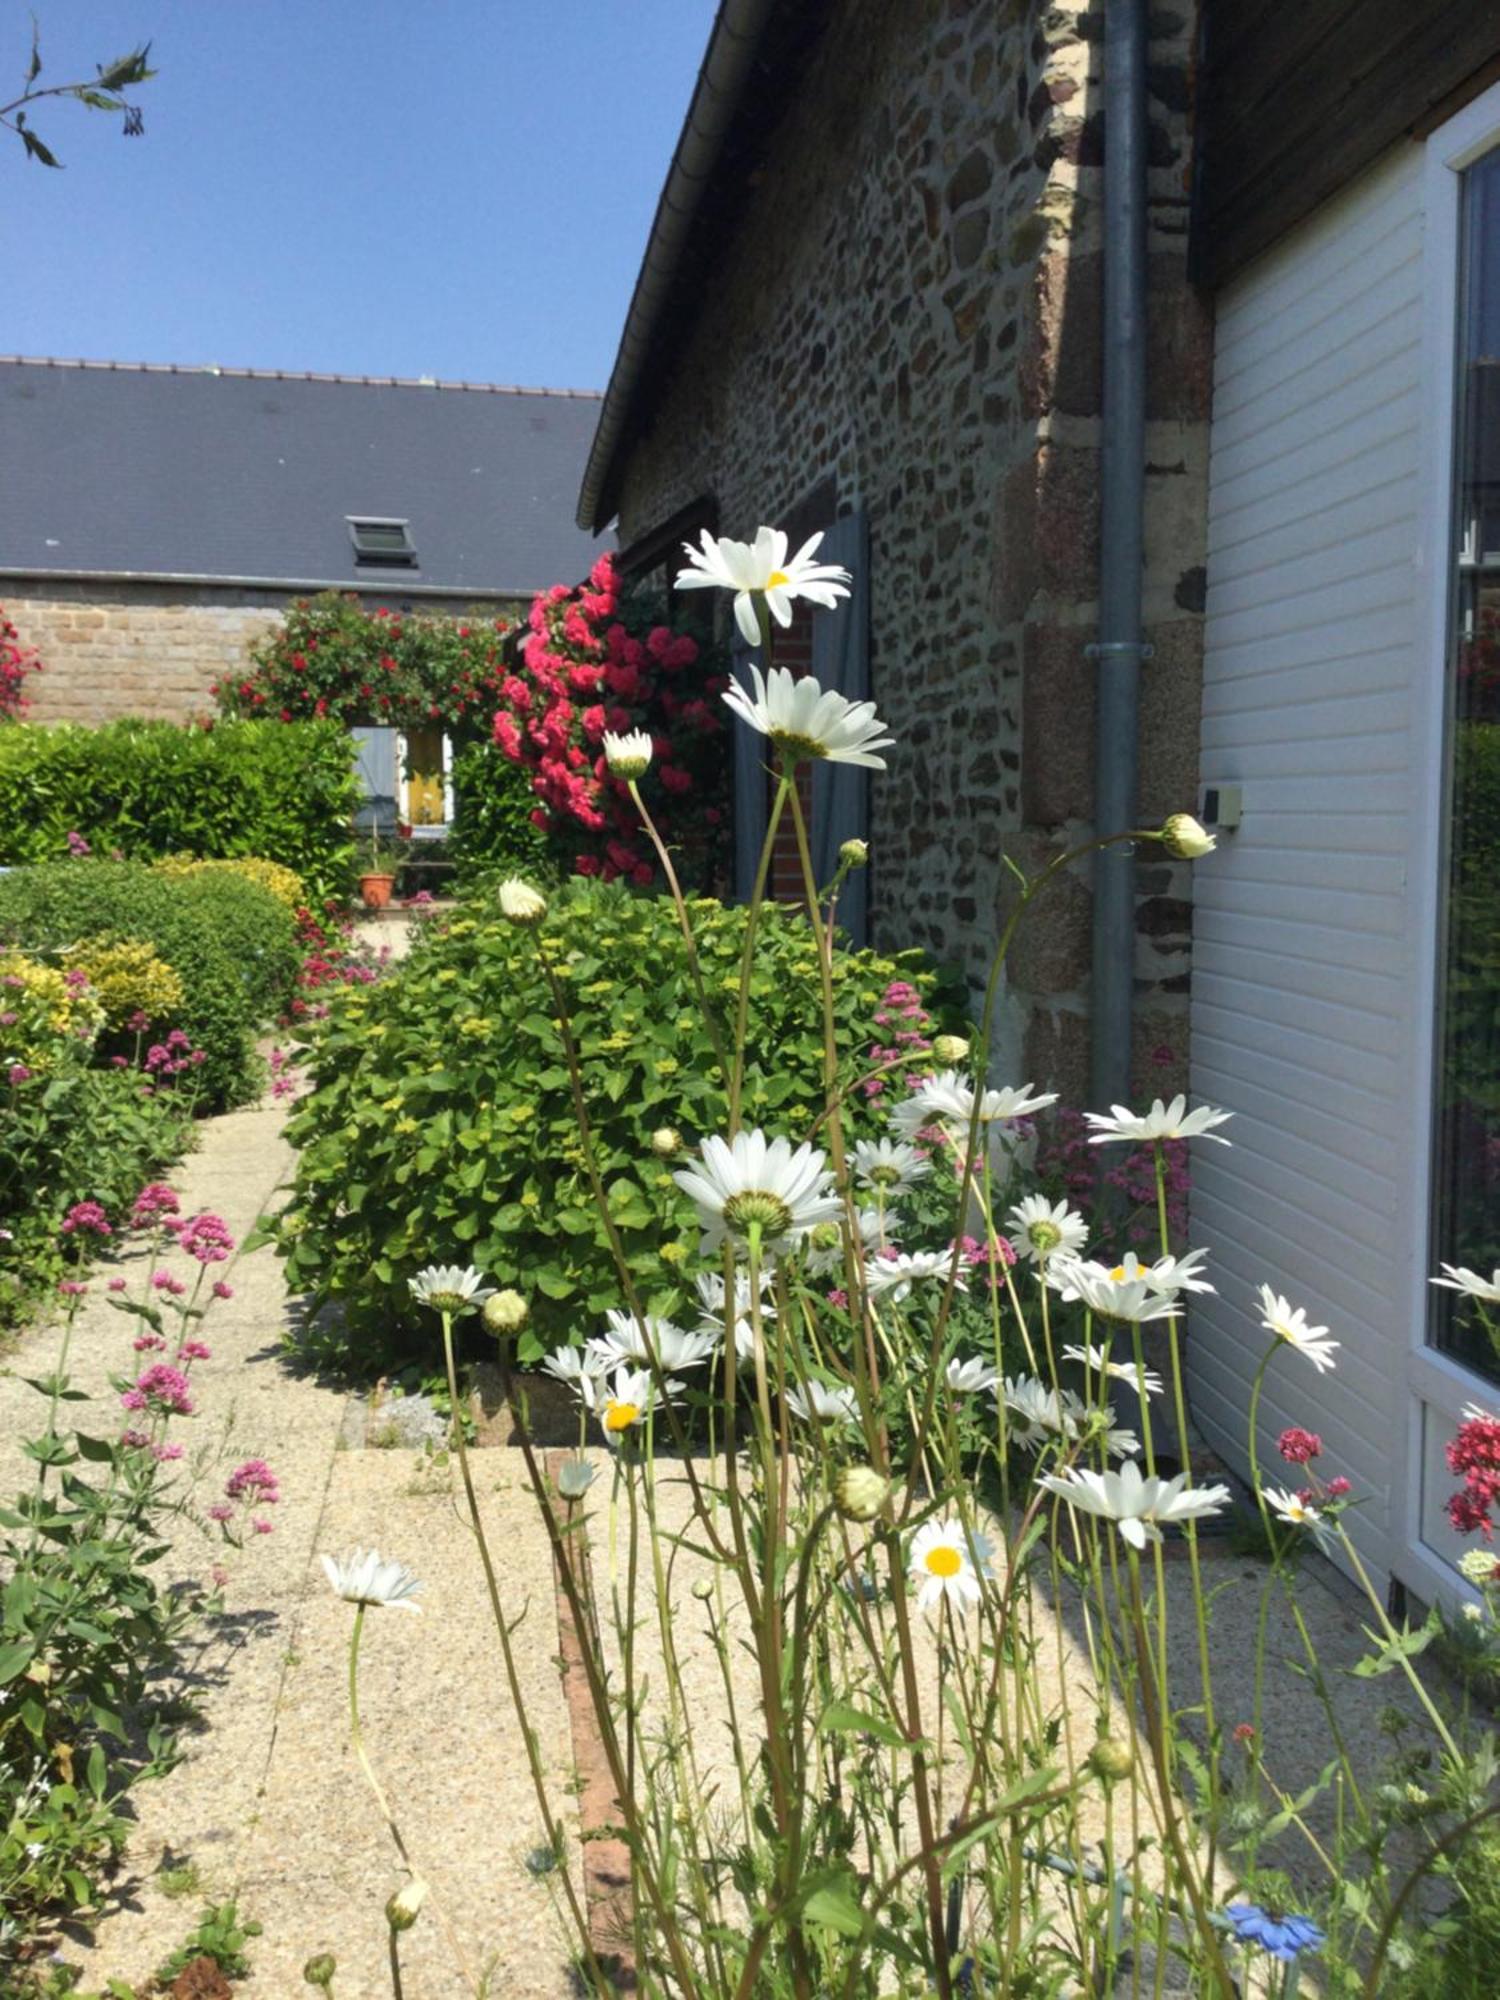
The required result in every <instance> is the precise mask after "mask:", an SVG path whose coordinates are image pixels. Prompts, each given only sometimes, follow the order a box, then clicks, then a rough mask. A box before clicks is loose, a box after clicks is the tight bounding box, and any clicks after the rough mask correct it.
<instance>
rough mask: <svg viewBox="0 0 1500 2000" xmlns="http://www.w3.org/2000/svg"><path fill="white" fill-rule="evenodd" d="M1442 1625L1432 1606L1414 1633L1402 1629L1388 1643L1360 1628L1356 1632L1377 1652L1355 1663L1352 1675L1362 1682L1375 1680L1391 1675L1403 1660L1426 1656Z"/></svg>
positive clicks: (1369, 1631) (1405, 1627)
mask: <svg viewBox="0 0 1500 2000" xmlns="http://www.w3.org/2000/svg"><path fill="white" fill-rule="evenodd" d="M1442 1622H1443V1621H1442V1616H1441V1614H1440V1613H1439V1611H1438V1610H1437V1608H1436V1606H1434V1607H1433V1609H1432V1610H1431V1611H1429V1612H1428V1614H1427V1616H1426V1618H1425V1619H1424V1620H1423V1622H1422V1623H1421V1624H1420V1625H1419V1626H1418V1627H1417V1629H1416V1630H1415V1631H1412V1629H1411V1628H1410V1626H1403V1627H1402V1629H1401V1630H1400V1631H1399V1632H1397V1633H1395V1634H1393V1635H1392V1637H1391V1638H1390V1639H1383V1638H1382V1635H1381V1634H1380V1633H1378V1632H1372V1631H1371V1630H1370V1628H1369V1626H1368V1625H1361V1627H1360V1628H1359V1629H1360V1630H1361V1631H1362V1632H1363V1633H1364V1635H1365V1637H1366V1638H1367V1639H1368V1640H1369V1641H1370V1642H1371V1644H1372V1645H1373V1646H1374V1647H1375V1649H1376V1650H1375V1651H1374V1652H1373V1653H1367V1654H1366V1655H1365V1657H1364V1658H1363V1659H1362V1660H1358V1661H1356V1662H1355V1665H1354V1669H1353V1671H1354V1674H1355V1676H1356V1678H1357V1679H1359V1680H1362V1681H1368V1680H1374V1679H1375V1678H1376V1676H1377V1675H1379V1674H1389V1673H1392V1672H1394V1671H1395V1669H1396V1668H1397V1667H1399V1666H1400V1664H1401V1662H1402V1661H1403V1660H1412V1659H1415V1658H1416V1656H1417V1654H1418V1653H1423V1652H1425V1651H1426V1650H1427V1648H1428V1647H1429V1646H1430V1645H1431V1644H1432V1642H1433V1640H1434V1639H1435V1638H1436V1637H1437V1635H1438V1633H1439V1631H1440V1630H1441V1629H1442Z"/></svg>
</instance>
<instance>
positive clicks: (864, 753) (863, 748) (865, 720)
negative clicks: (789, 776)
mask: <svg viewBox="0 0 1500 2000" xmlns="http://www.w3.org/2000/svg"><path fill="white" fill-rule="evenodd" d="M750 677H751V680H752V681H753V682H754V685H755V692H754V694H753V695H750V694H747V693H746V691H745V689H744V688H742V687H741V686H740V684H739V682H738V681H731V682H730V684H729V686H728V687H727V688H726V689H725V691H724V700H725V703H726V704H727V706H728V707H730V708H732V709H733V710H734V712H735V714H736V715H737V716H738V717H739V718H740V720H741V722H748V723H749V725H750V727H751V728H752V729H757V730H759V731H760V733H761V735H762V736H769V737H770V739H771V741H772V742H773V743H774V744H775V745H776V748H777V749H778V750H779V751H780V752H781V754H782V756H783V757H784V758H785V760H786V761H787V762H788V763H797V762H799V761H800V760H801V759H803V758H806V757H813V758H820V759H822V761H823V762H824V763H828V764H860V765H863V766H864V767H865V768H866V769H868V770H871V771H883V770H884V769H885V759H884V757H879V756H877V755H876V754H875V753H876V752H877V751H878V750H888V749H889V748H890V747H891V745H892V744H893V743H894V742H895V740H896V739H895V737H894V736H887V735H885V734H884V730H885V724H884V723H883V722H882V721H881V720H880V717H879V716H878V715H877V714H876V713H875V704H874V702H873V701H850V700H849V699H848V698H847V697H846V696H844V695H841V694H840V693H839V692H838V691H837V689H836V688H825V687H824V686H823V684H822V683H821V681H815V680H814V679H813V677H812V675H811V674H802V675H800V676H798V675H796V674H793V673H792V672H791V671H790V669H789V668H787V667H772V669H771V671H770V673H769V674H763V673H762V672H761V670H760V668H759V667H758V666H756V665H755V663H754V662H753V661H752V662H751V665H750Z"/></svg>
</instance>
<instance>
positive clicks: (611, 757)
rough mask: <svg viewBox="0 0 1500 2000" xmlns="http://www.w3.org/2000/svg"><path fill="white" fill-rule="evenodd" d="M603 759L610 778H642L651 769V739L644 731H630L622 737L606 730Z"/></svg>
mask: <svg viewBox="0 0 1500 2000" xmlns="http://www.w3.org/2000/svg"><path fill="white" fill-rule="evenodd" d="M604 759H605V762H606V763H607V764H608V765H609V775H610V776H611V777H612V778H625V779H631V778H644V777H645V775H646V773H647V771H648V770H649V769H650V768H651V738H650V737H649V735H647V733H646V731H645V730H644V729H632V730H630V731H628V732H627V734H625V735H624V736H616V735H615V733H614V732H613V730H609V729H606V730H605V732H604Z"/></svg>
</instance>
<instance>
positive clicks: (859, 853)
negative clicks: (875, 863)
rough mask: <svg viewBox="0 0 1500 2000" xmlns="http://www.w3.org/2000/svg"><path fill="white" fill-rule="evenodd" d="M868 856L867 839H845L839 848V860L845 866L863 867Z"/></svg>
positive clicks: (868, 844)
mask: <svg viewBox="0 0 1500 2000" xmlns="http://www.w3.org/2000/svg"><path fill="white" fill-rule="evenodd" d="M869 858H870V843H869V841H867V840H846V841H845V842H844V844H843V846H842V847H841V848H840V849H839V860H840V862H841V863H842V864H843V866H844V867H845V868H863V867H864V865H865V863H866V862H867V861H868V860H869Z"/></svg>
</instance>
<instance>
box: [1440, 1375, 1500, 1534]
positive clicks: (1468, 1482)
mask: <svg viewBox="0 0 1500 2000" xmlns="http://www.w3.org/2000/svg"><path fill="white" fill-rule="evenodd" d="M1443 1452H1444V1456H1445V1457H1446V1458H1447V1460H1448V1470H1449V1471H1450V1472H1456V1473H1460V1474H1462V1476H1463V1482H1464V1484H1463V1491H1462V1492H1460V1493H1454V1494H1452V1495H1450V1496H1449V1499H1448V1502H1447V1514H1448V1519H1449V1520H1450V1521H1451V1522H1452V1524H1453V1526H1454V1527H1455V1528H1456V1529H1457V1530H1458V1532H1459V1534H1461V1535H1472V1534H1481V1535H1483V1536H1484V1538H1485V1540H1486V1541H1488V1540H1489V1539H1490V1537H1491V1535H1492V1534H1493V1532H1494V1526H1493V1523H1492V1522H1491V1520H1490V1509H1491V1508H1492V1507H1493V1506H1494V1505H1495V1502H1496V1500H1497V1499H1500V1417H1493V1416H1491V1415H1490V1414H1489V1412H1488V1411H1487V1410H1481V1409H1477V1408H1476V1407H1475V1406H1474V1405H1473V1404H1470V1406H1469V1409H1468V1411H1467V1412H1466V1414H1465V1417H1464V1421H1463V1422H1462V1423H1461V1424H1460V1425H1459V1427H1458V1430H1457V1431H1456V1432H1455V1434H1454V1435H1453V1437H1452V1438H1450V1439H1449V1441H1448V1443H1447V1444H1446V1445H1445V1446H1444V1447H1443Z"/></svg>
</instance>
